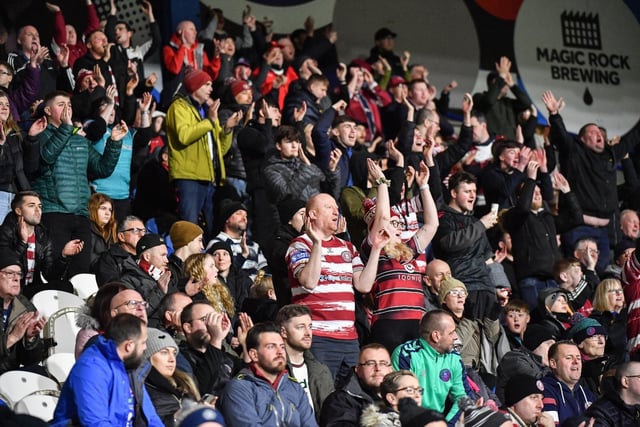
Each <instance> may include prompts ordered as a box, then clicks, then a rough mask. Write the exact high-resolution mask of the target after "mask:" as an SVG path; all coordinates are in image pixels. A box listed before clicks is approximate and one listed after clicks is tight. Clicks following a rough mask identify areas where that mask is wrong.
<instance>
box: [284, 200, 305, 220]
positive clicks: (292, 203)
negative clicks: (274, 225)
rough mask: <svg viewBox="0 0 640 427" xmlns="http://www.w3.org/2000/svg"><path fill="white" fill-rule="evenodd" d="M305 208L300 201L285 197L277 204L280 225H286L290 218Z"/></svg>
mask: <svg viewBox="0 0 640 427" xmlns="http://www.w3.org/2000/svg"><path fill="white" fill-rule="evenodd" d="M304 207H305V203H304V202H303V201H302V200H300V199H294V198H291V197H287V198H285V199H284V200H282V201H281V202H280V203H278V215H279V216H280V223H281V224H287V223H288V222H289V221H291V218H292V217H293V216H294V215H295V214H296V212H298V211H299V210H300V209H302V208H304Z"/></svg>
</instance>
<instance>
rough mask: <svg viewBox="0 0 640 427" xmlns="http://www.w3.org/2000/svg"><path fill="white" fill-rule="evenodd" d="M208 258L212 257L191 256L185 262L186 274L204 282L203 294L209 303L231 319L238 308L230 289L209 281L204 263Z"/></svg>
mask: <svg viewBox="0 0 640 427" xmlns="http://www.w3.org/2000/svg"><path fill="white" fill-rule="evenodd" d="M207 257H211V255H210V254H207V253H201V254H193V255H190V256H189V257H188V258H187V259H186V260H185V261H184V266H183V271H184V274H185V276H187V277H188V276H191V277H193V278H194V279H196V280H198V281H201V282H204V285H203V286H202V293H203V294H204V296H205V297H206V298H207V301H209V302H210V303H211V305H212V306H213V307H214V308H215V309H217V310H218V311H220V312H225V313H227V314H228V315H229V317H233V316H234V315H235V313H236V306H235V303H234V301H233V297H232V296H231V293H229V289H228V288H227V287H226V286H225V285H224V284H222V283H220V282H219V281H218V280H216V281H215V282H214V283H210V282H208V281H207V273H206V272H205V271H204V262H205V260H206V259H207ZM212 258H213V257H212Z"/></svg>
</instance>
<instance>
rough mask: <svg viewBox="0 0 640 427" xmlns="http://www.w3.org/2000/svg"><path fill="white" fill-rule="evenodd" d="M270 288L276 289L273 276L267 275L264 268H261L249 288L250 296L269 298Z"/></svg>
mask: <svg viewBox="0 0 640 427" xmlns="http://www.w3.org/2000/svg"><path fill="white" fill-rule="evenodd" d="M270 290H271V291H272V290H274V288H273V278H272V277H271V276H267V275H266V274H265V272H264V270H259V271H258V274H257V275H256V279H255V280H254V281H253V285H251V289H249V296H250V297H251V298H268V296H269V291H270Z"/></svg>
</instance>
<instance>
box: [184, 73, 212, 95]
mask: <svg viewBox="0 0 640 427" xmlns="http://www.w3.org/2000/svg"><path fill="white" fill-rule="evenodd" d="M210 81H212V79H211V76H210V75H209V74H207V73H205V72H204V71H202V70H196V69H195V68H189V69H188V70H187V71H186V72H185V73H184V79H183V81H182V83H183V84H184V88H185V89H186V91H187V92H189V93H193V92H195V91H196V90H198V89H200V88H201V87H202V86H203V85H204V84H205V83H207V82H210Z"/></svg>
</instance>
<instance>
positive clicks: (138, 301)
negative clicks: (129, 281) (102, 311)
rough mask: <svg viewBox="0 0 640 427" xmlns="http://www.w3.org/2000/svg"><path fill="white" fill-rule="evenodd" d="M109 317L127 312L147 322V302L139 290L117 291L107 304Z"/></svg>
mask: <svg viewBox="0 0 640 427" xmlns="http://www.w3.org/2000/svg"><path fill="white" fill-rule="evenodd" d="M109 309H110V310H111V317H115V316H116V315H118V314H120V313H129V314H133V315H134V316H137V317H139V318H140V319H142V320H144V322H145V323H146V322H147V304H146V302H145V301H144V299H143V298H142V295H140V293H139V292H137V291H134V290H133V289H125V290H123V291H120V292H118V293H117V294H116V295H115V296H114V297H113V298H112V299H111V304H110V305H109Z"/></svg>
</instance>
